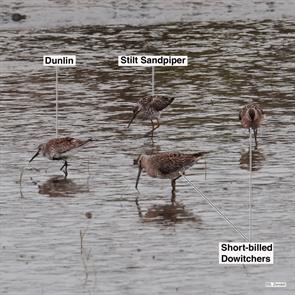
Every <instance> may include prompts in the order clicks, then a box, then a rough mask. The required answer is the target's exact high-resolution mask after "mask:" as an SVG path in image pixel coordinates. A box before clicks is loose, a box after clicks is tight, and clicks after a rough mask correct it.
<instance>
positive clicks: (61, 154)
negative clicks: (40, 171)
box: [29, 137, 92, 177]
mask: <svg viewBox="0 0 295 295" xmlns="http://www.w3.org/2000/svg"><path fill="white" fill-rule="evenodd" d="M90 141H92V139H91V138H90V139H86V140H80V139H76V138H72V137H61V138H53V139H50V140H49V141H48V142H46V143H42V144H40V145H39V146H38V151H37V153H36V154H35V155H34V156H33V157H32V159H31V160H30V161H29V163H30V162H32V161H33V160H34V159H35V158H36V157H37V156H38V155H39V154H40V153H41V154H42V156H44V157H46V158H48V159H49V160H57V161H64V164H63V165H62V167H61V168H60V170H61V171H62V172H63V173H64V174H65V177H67V175H68V161H67V160H68V159H69V157H71V156H72V154H73V153H74V152H77V151H78V149H79V148H80V147H83V146H84V145H86V144H87V143H88V142H90Z"/></svg>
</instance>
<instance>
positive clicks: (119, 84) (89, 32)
mask: <svg viewBox="0 0 295 295" xmlns="http://www.w3.org/2000/svg"><path fill="white" fill-rule="evenodd" d="M37 2H38V5H37V4H36V3H37ZM41 2H42V3H41V4H40V3H39V1H33V0H32V1H28V2H27V1H26V4H24V3H23V2H21V1H18V2H14V3H9V4H5V2H4V1H0V4H1V5H2V6H3V7H4V8H5V9H3V10H2V11H3V12H2V18H1V22H2V23H1V29H0V32H1V33H0V53H1V54H0V66H1V71H0V89H1V99H0V147H1V149H0V163H1V166H0V224H1V227H0V247H1V251H0V274H1V276H0V280H1V284H0V293H1V294H98V293H101V294H168V293H169V294H254V293H255V294H258V293H259V294H269V292H270V290H269V289H268V288H265V282H269V281H284V282H287V284H288V285H287V288H284V289H276V291H278V292H277V293H276V294H293V292H294V289H295V286H294V283H295V282H294V255H295V251H294V176H295V172H294V164H295V160H294V159H295V157H294V149H295V142H294V139H295V136H294V134H295V133H294V131H295V130H294V129H295V128H294V114H295V103H294V82H295V79H294V57H295V51H294V25H295V19H294V9H293V8H294V3H293V1H270V2H266V1H260V2H254V1H250V2H249V7H247V6H245V4H244V5H242V4H240V3H239V2H238V1H225V2H218V3H217V4H216V5H217V6H216V7H217V8H219V9H218V11H219V12H220V13H217V12H216V11H213V10H212V5H213V4H212V5H205V4H204V3H203V2H202V3H198V4H197V3H194V2H185V3H186V5H185V6H183V5H181V3H182V1H173V2H171V5H169V10H168V12H167V10H166V9H165V10H164V9H163V7H164V8H166V6H165V4H164V3H165V1H154V2H153V3H154V4H155V3H156V4H157V5H152V4H149V3H151V2H144V1H140V2H136V3H140V4H138V6H136V5H134V3H135V2H132V1H119V2H118V3H117V2H114V1H113V2H108V1H106V2H105V3H106V4H105V5H104V6H103V5H98V4H95V3H96V2H95V1H88V5H89V7H88V8H85V6H83V5H82V4H81V3H79V1H64V2H60V1H41ZM189 3H190V5H189ZM255 3H256V4H255ZM112 5H113V6H116V5H117V6H116V7H117V8H116V9H115V8H112ZM44 7H49V8H48V10H47V11H44ZM133 8H134V9H133ZM176 8H178V9H176ZM222 9H223V10H222ZM12 10H13V11H14V10H17V11H19V12H20V13H24V14H27V19H25V20H23V21H22V22H17V23H14V22H12V21H11V20H10V18H9V13H10V12H11V11H12ZM155 10H156V11H158V14H155ZM228 10H232V12H227V13H225V11H228ZM139 11H143V12H142V14H139ZM66 12H67V13H66ZM97 15H99V16H103V17H97ZM151 15H152V16H153V18H151V17H150V16H151ZM51 17H52V18H51ZM48 53H50V54H59V53H65V54H76V55H77V67H75V68H62V69H61V70H60V74H59V80H60V84H59V97H60V105H59V107H60V113H59V124H60V136H76V137H81V138H86V137H89V136H91V137H93V138H95V139H96V140H97V141H95V142H94V143H93V144H91V145H89V147H88V148H85V149H83V150H81V151H80V152H79V153H77V154H76V155H75V158H74V159H72V160H71V161H70V166H69V177H68V179H67V180H64V179H63V178H62V177H61V176H62V173H61V172H60V171H59V168H60V166H61V165H62V163H56V162H54V161H49V160H47V159H45V158H39V159H36V160H34V162H32V164H31V165H29V164H28V160H29V159H30V158H31V156H32V155H33V154H34V152H35V151H36V148H37V146H38V145H39V144H40V143H41V142H44V141H46V140H48V139H49V138H51V137H54V136H55V84H54V83H55V71H54V69H53V68H45V67H43V66H42V56H43V55H44V54H48ZM121 54H154V55H161V54H165V55H168V54H173V55H181V54H185V55H188V57H189V66H188V67H179V68H176V67H174V68H156V76H155V79H156V85H155V91H156V93H157V94H165V95H173V96H175V101H174V102H173V104H172V105H171V106H170V107H169V108H168V109H167V110H166V111H165V112H164V113H163V115H162V118H161V122H162V125H161V127H160V128H159V130H158V131H157V132H156V136H155V138H154V141H151V139H150V138H148V137H145V136H144V134H145V133H146V132H147V131H148V130H149V128H150V126H149V123H148V122H144V123H142V122H139V121H136V122H135V123H134V124H133V125H132V128H131V129H129V130H128V129H127V128H126V127H127V123H128V120H129V118H130V115H131V109H132V106H133V104H134V103H135V102H136V100H137V99H138V98H139V97H141V96H143V95H146V94H149V93H150V92H151V69H150V68H136V67H132V68H128V67H121V68H119V67H118V66H117V56H118V55H121ZM250 100H255V101H258V102H259V103H260V104H261V105H262V106H263V108H264V110H265V113H266V120H265V122H264V123H263V125H262V128H261V129H260V131H259V138H258V141H259V148H258V150H256V151H255V152H254V153H253V198H254V204H253V240H254V241H271V242H274V245H275V264H274V265H271V266H246V268H243V267H242V266H221V265H218V252H217V245H218V242H220V241H229V240H231V241H242V238H241V237H240V236H239V235H238V234H237V233H235V232H234V231H233V229H232V228H231V227H229V225H228V224H226V222H225V221H224V220H223V219H221V218H220V216H219V215H218V214H217V213H216V212H214V211H213V210H212V209H211V207H209V205H208V204H207V203H206V202H205V201H203V199H202V198H201V197H200V196H199V195H198V194H197V193H196V192H194V191H193V189H192V188H191V187H190V186H189V185H188V184H187V183H186V182H185V180H182V179H180V180H178V182H177V192H176V198H177V203H176V205H175V206H172V205H171V203H170V195H171V192H170V183H169V181H168V180H159V179H152V178H150V177H148V176H146V174H143V175H142V177H141V180H140V183H139V191H140V194H138V193H137V191H136V190H135V188H134V185H135V179H136V175H137V168H136V166H134V165H133V160H134V159H135V158H136V157H137V156H138V155H139V154H140V153H143V152H146V153H150V152H156V151H174V150H177V151H184V152H193V151H196V150H197V151H198V150H208V151H210V154H209V155H208V156H207V158H206V166H207V169H206V171H205V169H204V167H205V165H204V161H202V162H201V163H200V164H197V165H195V166H194V167H193V168H191V169H190V170H189V171H188V177H189V179H190V180H191V181H192V182H193V183H195V184H197V185H198V186H199V187H200V188H201V190H202V191H203V192H204V193H205V194H206V195H207V197H208V198H210V200H211V201H213V202H214V203H215V204H216V205H217V206H218V207H219V208H220V209H221V210H222V211H223V212H224V213H225V214H226V215H227V216H228V217H229V218H230V219H231V221H232V222H233V223H234V224H235V225H236V226H237V227H239V229H240V230H241V231H242V232H244V233H245V234H247V233H248V161H249V154H248V132H247V130H245V129H242V128H241V126H240V123H239V121H238V112H239V109H240V107H241V106H242V105H244V104H246V103H247V102H248V101H250ZM22 169H25V170H24V174H23V175H22V183H21V187H20V175H21V171H22ZM137 197H139V203H138V205H136V203H135V199H136V198H137ZM86 212H91V213H92V218H91V219H87V218H86V216H85V213H86ZM80 231H82V236H83V243H82V244H83V249H82V250H83V251H82V255H81V236H80ZM147 286H148V287H147ZM279 292H280V293H279Z"/></svg>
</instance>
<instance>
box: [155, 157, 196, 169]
mask: <svg viewBox="0 0 295 295" xmlns="http://www.w3.org/2000/svg"><path fill="white" fill-rule="evenodd" d="M156 160H157V161H156V163H157V164H156V165H157V166H158V169H159V171H160V172H161V173H162V174H170V173H173V172H177V171H180V170H182V169H186V168H189V167H191V166H192V165H193V164H194V162H195V158H194V157H193V156H190V155H181V154H178V153H175V154H168V155H167V156H165V157H163V156H162V157H159V158H158V159H156Z"/></svg>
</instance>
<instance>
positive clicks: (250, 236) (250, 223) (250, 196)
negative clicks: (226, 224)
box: [249, 130, 252, 242]
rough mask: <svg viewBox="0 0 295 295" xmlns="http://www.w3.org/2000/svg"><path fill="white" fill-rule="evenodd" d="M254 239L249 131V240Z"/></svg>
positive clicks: (250, 136)
mask: <svg viewBox="0 0 295 295" xmlns="http://www.w3.org/2000/svg"><path fill="white" fill-rule="evenodd" d="M251 241H252V133H251V130H250V132H249V242H251Z"/></svg>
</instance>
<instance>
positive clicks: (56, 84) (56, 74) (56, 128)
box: [55, 67, 58, 138]
mask: <svg viewBox="0 0 295 295" xmlns="http://www.w3.org/2000/svg"><path fill="white" fill-rule="evenodd" d="M55 69H56V71H55V132H56V138H58V67H55Z"/></svg>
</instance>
